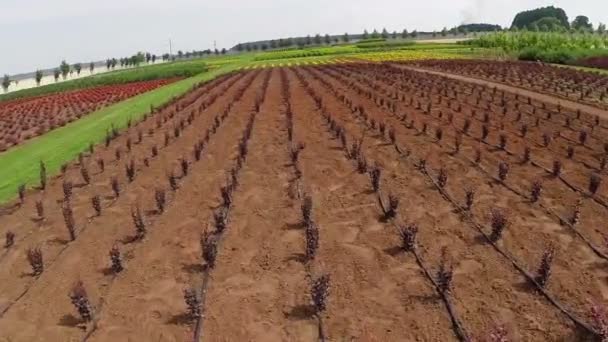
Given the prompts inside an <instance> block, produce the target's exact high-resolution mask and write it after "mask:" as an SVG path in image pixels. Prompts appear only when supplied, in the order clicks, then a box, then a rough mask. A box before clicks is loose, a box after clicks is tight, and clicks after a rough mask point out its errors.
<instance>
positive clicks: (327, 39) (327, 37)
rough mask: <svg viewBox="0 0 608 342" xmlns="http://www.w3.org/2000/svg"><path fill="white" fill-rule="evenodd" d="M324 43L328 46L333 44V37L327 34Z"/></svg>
mask: <svg viewBox="0 0 608 342" xmlns="http://www.w3.org/2000/svg"><path fill="white" fill-rule="evenodd" d="M324 41H325V44H327V45H329V44H331V37H330V36H329V34H325V37H324Z"/></svg>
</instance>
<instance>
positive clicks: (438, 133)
mask: <svg viewBox="0 0 608 342" xmlns="http://www.w3.org/2000/svg"><path fill="white" fill-rule="evenodd" d="M442 138H443V129H442V128H441V127H437V129H436V130H435V139H437V142H440V141H441V139H442Z"/></svg>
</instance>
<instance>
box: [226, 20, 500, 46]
mask: <svg viewBox="0 0 608 342" xmlns="http://www.w3.org/2000/svg"><path fill="white" fill-rule="evenodd" d="M477 25H478V26H473V28H474V30H471V29H470V28H469V27H468V26H469V25H461V26H458V27H454V28H452V29H450V30H448V29H447V28H446V27H444V28H443V29H442V30H441V31H439V32H437V31H433V32H432V33H430V34H431V35H432V36H433V37H437V36H442V37H447V36H448V35H450V34H451V35H458V34H465V35H466V34H467V33H469V32H481V31H483V30H485V29H487V27H491V28H492V30H495V29H500V26H498V25H487V24H477ZM475 28H476V29H475ZM419 35H420V33H419V32H418V31H417V30H414V31H411V32H409V31H408V30H407V29H404V30H403V31H402V32H400V33H398V32H397V31H393V32H389V31H388V30H387V29H386V28H384V29H382V31H381V32H378V30H376V29H374V30H373V31H372V32H371V33H370V32H369V31H367V30H364V31H363V34H359V35H356V36H354V37H352V36H350V35H349V34H348V33H344V34H343V35H342V36H330V35H329V34H325V35H324V36H321V35H320V34H316V35H315V36H314V37H312V36H310V35H308V36H306V37H300V38H291V37H290V38H285V39H283V38H281V39H277V40H270V41H268V42H257V43H239V44H237V45H236V47H235V49H236V50H237V51H256V50H262V51H265V50H269V49H271V50H272V49H280V48H288V47H293V46H297V47H300V48H301V47H304V46H311V45H323V44H325V45H330V44H339V43H341V42H342V43H348V42H350V41H351V40H352V39H355V38H356V39H398V38H401V39H408V38H417V37H418V36H419Z"/></svg>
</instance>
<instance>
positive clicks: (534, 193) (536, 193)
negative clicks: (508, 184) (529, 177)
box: [530, 180, 543, 203]
mask: <svg viewBox="0 0 608 342" xmlns="http://www.w3.org/2000/svg"><path fill="white" fill-rule="evenodd" d="M542 192H543V184H542V183H541V182H540V181H539V180H535V181H534V182H533V183H532V189H531V190H530V197H531V199H532V203H536V202H538V200H539V199H540V195H541V194H542Z"/></svg>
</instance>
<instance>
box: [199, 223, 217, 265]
mask: <svg viewBox="0 0 608 342" xmlns="http://www.w3.org/2000/svg"><path fill="white" fill-rule="evenodd" d="M200 245H201V253H202V257H203V260H204V261H205V263H206V265H207V267H208V268H213V267H215V260H216V258H217V239H216V237H215V234H210V233H208V232H207V230H206V229H205V231H204V232H203V233H202V234H201V239H200Z"/></svg>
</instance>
